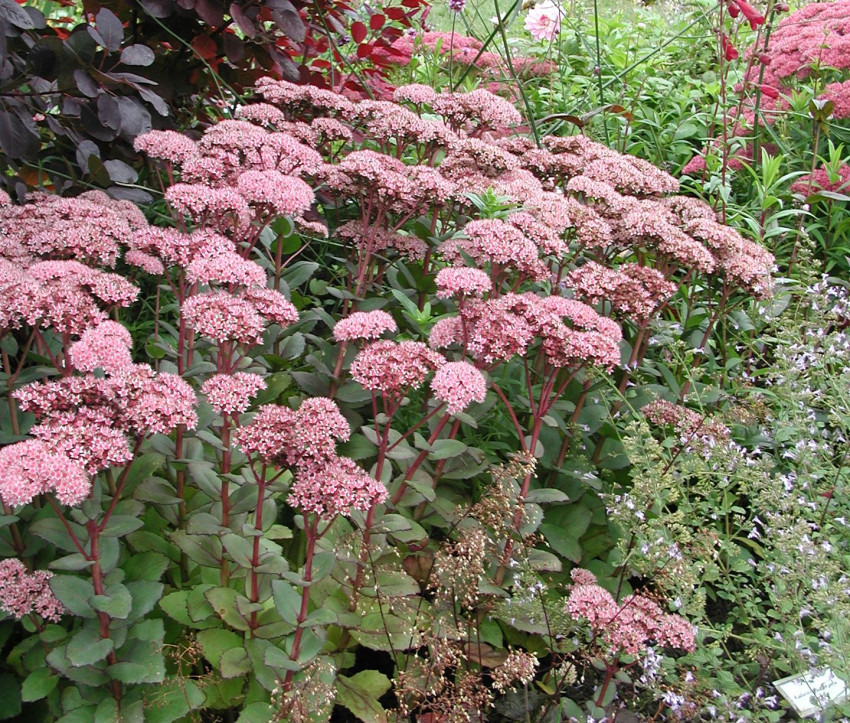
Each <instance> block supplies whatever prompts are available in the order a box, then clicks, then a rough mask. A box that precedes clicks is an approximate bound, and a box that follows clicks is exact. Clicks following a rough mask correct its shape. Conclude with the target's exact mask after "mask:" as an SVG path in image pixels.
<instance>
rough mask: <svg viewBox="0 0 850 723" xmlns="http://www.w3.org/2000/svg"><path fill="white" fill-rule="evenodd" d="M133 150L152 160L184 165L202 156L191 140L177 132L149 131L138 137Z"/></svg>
mask: <svg viewBox="0 0 850 723" xmlns="http://www.w3.org/2000/svg"><path fill="white" fill-rule="evenodd" d="M133 148H135V149H136V150H137V151H139V152H141V153H145V154H147V155H148V156H149V157H150V158H155V159H157V160H160V161H167V162H168V163H174V164H177V165H182V164H183V163H185V162H186V161H187V160H189V159H190V158H197V157H198V155H200V152H199V151H198V146H197V144H196V143H195V141H193V140H192V139H191V138H188V137H187V136H184V135H183V134H182V133H177V132H175V131H156V130H154V131H148V132H147V133H143V134H142V135H140V136H136V140H135V141H133Z"/></svg>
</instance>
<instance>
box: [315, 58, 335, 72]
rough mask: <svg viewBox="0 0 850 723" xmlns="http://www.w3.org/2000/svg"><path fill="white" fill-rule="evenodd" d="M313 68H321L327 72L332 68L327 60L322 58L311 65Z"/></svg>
mask: <svg viewBox="0 0 850 723" xmlns="http://www.w3.org/2000/svg"><path fill="white" fill-rule="evenodd" d="M312 67H313V68H323V69H324V70H328V69H329V68H331V67H333V66H332V65H331V63H330V61H329V60H324V59H323V58H316V59H315V60H314V61H313V63H312Z"/></svg>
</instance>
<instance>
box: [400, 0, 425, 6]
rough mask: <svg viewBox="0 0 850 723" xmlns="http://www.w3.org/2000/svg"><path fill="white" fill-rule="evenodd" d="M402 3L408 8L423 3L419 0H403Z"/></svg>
mask: <svg viewBox="0 0 850 723" xmlns="http://www.w3.org/2000/svg"><path fill="white" fill-rule="evenodd" d="M401 4H402V5H404V7H406V8H418V7H419V6H420V5H421V4H422V3H421V2H420V1H419V0H401Z"/></svg>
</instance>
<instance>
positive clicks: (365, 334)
mask: <svg viewBox="0 0 850 723" xmlns="http://www.w3.org/2000/svg"><path fill="white" fill-rule="evenodd" d="M388 331H391V332H395V331H398V326H397V325H396V323H395V319H393V318H392V316H390V315H389V314H388V313H387V312H386V311H380V310H377V311H355V312H354V313H353V314H349V315H348V316H347V317H346V318H344V319H340V320H339V321H338V322H337V323H336V326H334V330H333V333H334V339H336V340H337V341H354V340H361V339H366V340H374V339H380V338H381V337H382V336H383V335H384V334H385V333H386V332H388Z"/></svg>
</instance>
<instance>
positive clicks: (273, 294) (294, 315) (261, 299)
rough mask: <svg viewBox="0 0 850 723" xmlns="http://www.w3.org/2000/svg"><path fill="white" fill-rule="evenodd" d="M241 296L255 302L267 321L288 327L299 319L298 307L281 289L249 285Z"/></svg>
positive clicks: (255, 305)
mask: <svg viewBox="0 0 850 723" xmlns="http://www.w3.org/2000/svg"><path fill="white" fill-rule="evenodd" d="M239 296H240V298H242V299H245V300H246V301H248V302H249V303H251V304H253V306H254V308H255V309H256V310H257V312H258V313H259V314H260V316H262V317H263V318H264V319H265V320H266V321H268V322H269V323H272V324H278V325H279V326H282V327H286V326H291V325H292V324H294V323H295V322H297V321H298V309H296V308H295V304H293V303H292V302H291V301H290V300H289V299H287V298H286V297H285V296H284V295H283V294H281V293H280V292H279V291H275V290H274V289H269V288H267V287H265V286H248V287H246V288H244V289H242V291H241V292H240V293H239Z"/></svg>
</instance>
